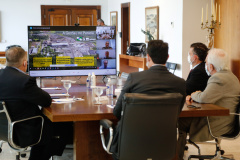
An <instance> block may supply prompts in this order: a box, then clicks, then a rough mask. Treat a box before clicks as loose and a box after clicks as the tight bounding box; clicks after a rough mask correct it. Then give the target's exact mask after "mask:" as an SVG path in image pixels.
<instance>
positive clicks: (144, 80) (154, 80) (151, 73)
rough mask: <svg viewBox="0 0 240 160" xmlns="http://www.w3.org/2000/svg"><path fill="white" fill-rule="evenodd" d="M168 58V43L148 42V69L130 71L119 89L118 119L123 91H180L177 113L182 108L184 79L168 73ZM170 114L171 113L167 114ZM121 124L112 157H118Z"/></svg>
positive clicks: (116, 111) (112, 148) (184, 94)
mask: <svg viewBox="0 0 240 160" xmlns="http://www.w3.org/2000/svg"><path fill="white" fill-rule="evenodd" d="M167 59H168V44H167V43H165V42H163V41H162V40H153V41H149V42H148V48H147V66H148V68H149V70H145V71H142V72H136V73H130V74H129V76H128V79H127V81H126V82H125V85H124V87H123V89H122V91H121V94H120V96H119V98H118V101H117V103H116V106H115V108H114V110H113V114H114V115H115V116H116V117H117V118H118V119H119V120H120V119H121V112H122V98H123V96H124V94H125V93H146V94H155V95H156V94H161V93H180V94H182V95H183V100H182V105H181V106H179V113H180V112H181V110H182V107H183V104H184V102H185V96H186V84H185V81H184V80H183V79H181V78H179V77H177V76H175V75H173V74H172V73H170V72H169V71H168V70H167V68H166V66H165V64H166V61H167ZM169 116H171V115H169ZM120 127H121V124H120V123H118V126H117V128H116V133H115V134H114V138H113V142H112V146H111V149H110V151H111V152H113V158H114V159H117V158H118V153H117V152H118V147H117V146H118V132H119V128H120Z"/></svg>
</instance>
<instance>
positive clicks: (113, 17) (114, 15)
mask: <svg viewBox="0 0 240 160" xmlns="http://www.w3.org/2000/svg"><path fill="white" fill-rule="evenodd" d="M117 20H118V15H117V11H112V12H110V26H116V31H117Z"/></svg>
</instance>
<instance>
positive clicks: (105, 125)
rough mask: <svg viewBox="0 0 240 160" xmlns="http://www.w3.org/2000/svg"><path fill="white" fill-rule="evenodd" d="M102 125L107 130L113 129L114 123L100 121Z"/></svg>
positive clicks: (106, 120)
mask: <svg viewBox="0 0 240 160" xmlns="http://www.w3.org/2000/svg"><path fill="white" fill-rule="evenodd" d="M100 125H102V126H103V128H105V129H109V128H110V127H112V125H113V123H112V121H110V120H108V119H102V120H100Z"/></svg>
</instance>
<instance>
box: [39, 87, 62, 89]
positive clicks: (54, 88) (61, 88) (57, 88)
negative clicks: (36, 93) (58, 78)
mask: <svg viewBox="0 0 240 160" xmlns="http://www.w3.org/2000/svg"><path fill="white" fill-rule="evenodd" d="M41 89H56V90H61V89H62V88H59V87H52V88H41Z"/></svg>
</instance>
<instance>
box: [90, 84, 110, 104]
mask: <svg viewBox="0 0 240 160" xmlns="http://www.w3.org/2000/svg"><path fill="white" fill-rule="evenodd" d="M106 88H107V87H105V86H92V89H93V91H94V93H95V94H96V95H97V96H98V100H97V101H96V103H95V104H102V103H101V102H100V96H101V95H102V94H103V90H104V89H106Z"/></svg>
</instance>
